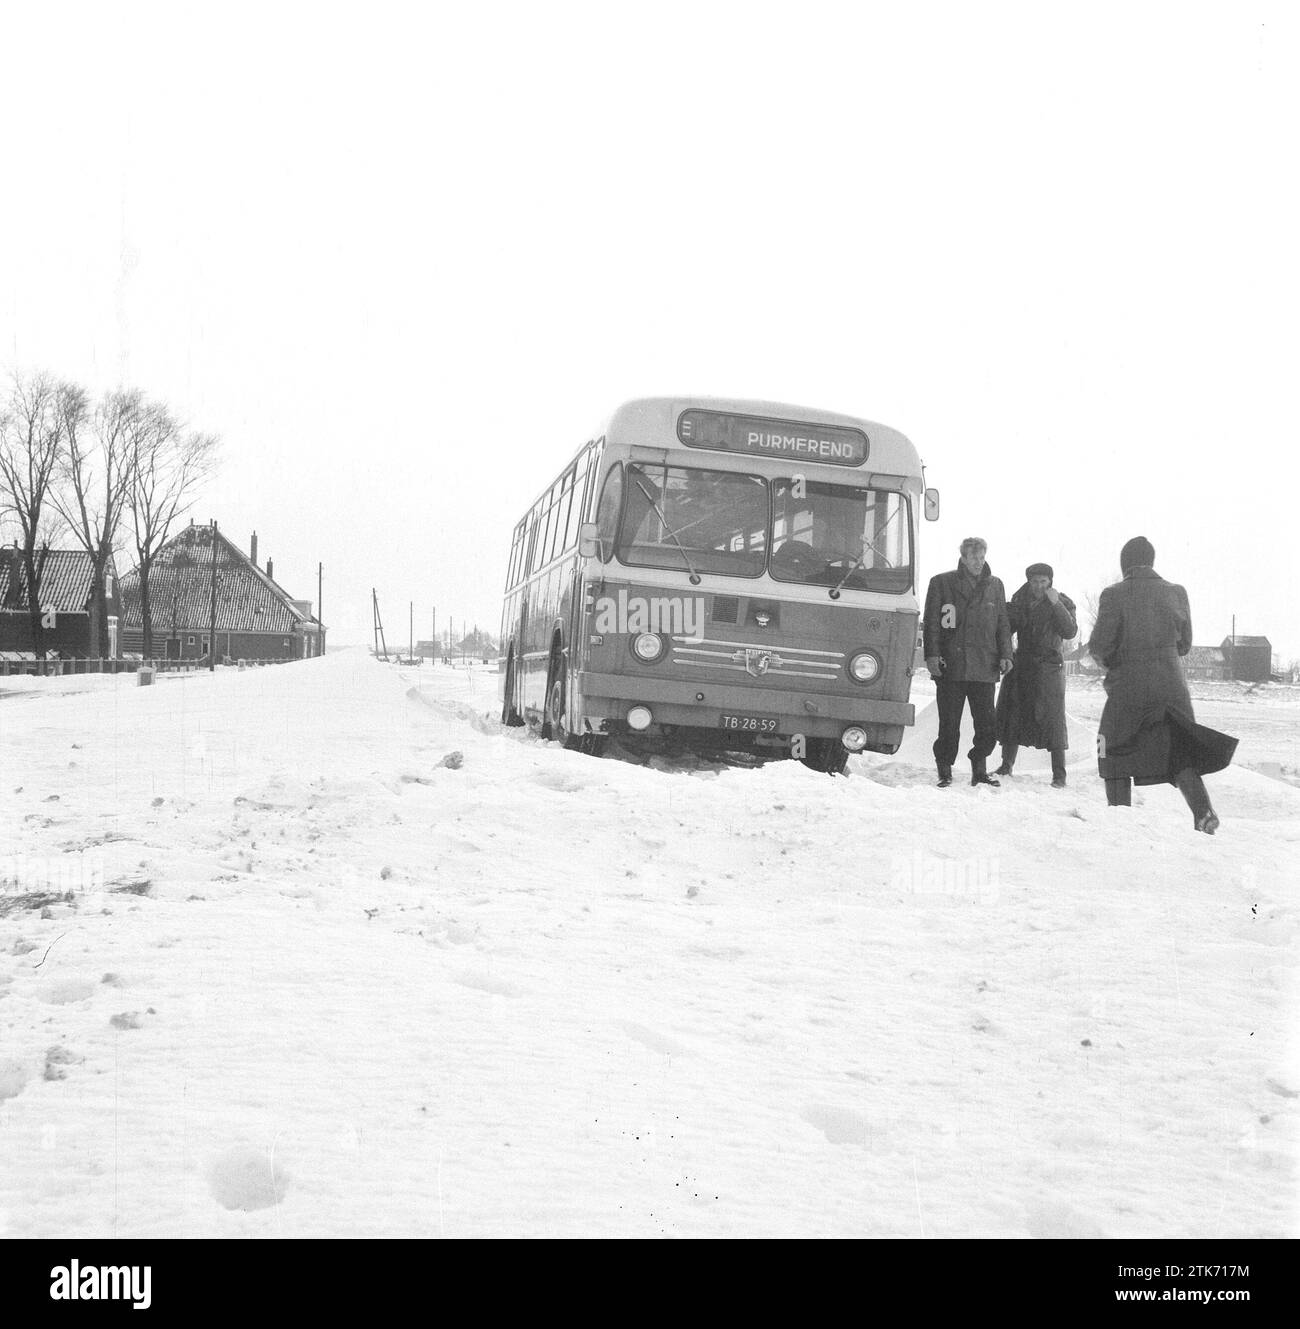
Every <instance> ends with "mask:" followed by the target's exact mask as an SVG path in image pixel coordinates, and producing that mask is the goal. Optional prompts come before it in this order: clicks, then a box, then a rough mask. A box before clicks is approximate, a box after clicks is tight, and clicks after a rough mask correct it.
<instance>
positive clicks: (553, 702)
mask: <svg viewBox="0 0 1300 1329" xmlns="http://www.w3.org/2000/svg"><path fill="white" fill-rule="evenodd" d="M922 515H924V516H925V517H928V518H930V519H933V518H934V517H936V516H937V515H938V495H937V493H936V492H935V491H934V490H927V489H925V485H924V479H923V476H922V468H921V462H920V459H919V457H918V456H917V453H916V449H915V448H914V447H913V446H912V444H911V443H910V442H909V441H908V440H907V439H906V438H904V437H903V435H902V434H900V433H898V432H897V431H896V430H893V429H889V428H887V427H886V426H884V425H878V424H874V423H872V422H870V421H867V420H857V419H852V418H850V417H848V416H843V415H836V414H834V413H832V412H829V411H819V410H807V409H803V408H800V407H795V406H782V405H777V404H774V403H770V402H754V401H723V400H715V399H710V398H694V399H674V398H652V399H646V400H641V401H632V402H627V403H626V404H625V405H623V406H620V407H619V408H618V410H617V411H615V412H614V414H613V416H612V417H611V418H610V419H609V420H608V421H606V422H605V425H604V427H603V428H602V429H601V430H600V431H598V433H597V434H596V435H594V436H593V438H592V439H591V441H589V442H587V443H586V444H584V445H583V447H582V448H580V449H579V450H578V453H577V455H576V456H575V457H574V458H573V459H572V460H571V461H570V462H569V463H568V465H567V466H565V468H564V470H563V471H562V472H561V473H560V475H559V476H558V477H557V478H556V479H555V480H554V481H553V482H552V483H551V484H550V485H548V486H547V488H546V489H545V490H544V491H543V493H542V495H541V496H540V497H539V498H538V500H537V501H536V502H535V503H534V504H533V505H532V506H531V507H530V508H529V510H528V512H527V513H526V514H525V515H524V516H523V517H522V518H521V519H520V521H519V522H518V524H517V525H516V526H515V528H514V537H513V540H512V543H511V549H510V561H509V566H508V572H507V577H506V593H505V606H504V611H503V614H502V622H501V650H502V664H501V668H502V691H501V718H502V722H503V723H505V724H525V723H527V724H531V725H533V726H535V727H536V728H538V729H540V730H541V732H542V733H543V735H545V736H546V737H549V738H554V739H557V740H559V741H561V742H563V743H564V744H565V745H566V746H569V747H575V748H582V749H583V750H585V751H588V752H593V753H594V752H599V751H600V749H601V748H602V747H603V745H604V743H605V741H606V739H608V738H609V737H610V736H611V735H617V736H619V738H620V740H621V741H623V742H624V743H626V744H629V745H636V744H638V743H641V744H646V745H648V744H650V743H652V742H655V741H658V742H660V743H662V742H665V741H670V742H673V743H681V744H683V745H685V746H687V747H691V748H717V749H728V750H737V749H750V750H752V751H755V752H757V753H760V754H766V755H771V756H780V755H788V756H793V757H797V758H800V759H801V760H803V761H804V762H805V763H806V764H807V765H809V766H811V767H813V768H814V769H816V770H823V771H829V772H839V771H842V770H843V769H844V765H845V762H846V761H847V758H848V756H849V754H850V753H852V752H860V751H863V750H869V751H873V752H894V751H896V750H897V748H898V745H899V743H900V742H901V741H902V737H903V730H904V727H905V726H907V725H910V724H911V723H912V720H913V708H912V706H911V705H910V704H909V701H908V696H909V692H910V689H911V681H912V670H913V663H914V660H915V658H916V643H917V619H918V602H917V585H916V551H917V528H918V525H919V521H920V518H921V516H922Z"/></svg>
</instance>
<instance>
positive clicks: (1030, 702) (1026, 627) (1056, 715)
mask: <svg viewBox="0 0 1300 1329" xmlns="http://www.w3.org/2000/svg"><path fill="white" fill-rule="evenodd" d="M1053 576H1054V574H1053V572H1052V567H1051V564H1049V563H1031V564H1030V565H1029V566H1028V567H1027V568H1026V569H1025V584H1024V585H1023V586H1022V587H1021V588H1020V589H1019V590H1018V591H1017V592H1016V593H1015V594H1014V595H1013V596H1012V597H1011V603H1010V604H1009V605H1008V606H1007V618H1008V619H1009V620H1010V623H1011V631H1012V632H1014V633H1015V634H1016V653H1015V655H1014V656H1013V657H1012V668H1011V672H1010V673H1009V674H1008V675H1007V676H1006V677H1005V678H1004V679H1003V680H1002V687H1001V689H1000V690H999V692H998V739H999V740H1000V741H1001V743H1002V765H1001V766H999V767H998V769H997V772H996V774H998V775H1010V774H1011V773H1012V768H1013V767H1014V766H1015V764H1016V754H1017V753H1018V752H1019V751H1020V749H1021V748H1022V747H1026V748H1046V749H1047V750H1048V751H1049V752H1050V753H1051V754H1052V788H1053V789H1064V788H1065V750H1066V749H1067V748H1068V747H1069V746H1070V740H1069V734H1068V733H1067V731H1066V725H1065V656H1064V654H1063V653H1062V646H1063V645H1064V643H1065V642H1067V641H1069V640H1070V638H1071V637H1073V636H1074V635H1075V633H1076V632H1078V630H1079V625H1078V623H1077V622H1076V621H1075V617H1074V601H1073V600H1071V599H1070V597H1069V596H1068V595H1062V594H1061V593H1060V592H1059V591H1058V590H1056V588H1055V587H1054V586H1053V585H1052V581H1053Z"/></svg>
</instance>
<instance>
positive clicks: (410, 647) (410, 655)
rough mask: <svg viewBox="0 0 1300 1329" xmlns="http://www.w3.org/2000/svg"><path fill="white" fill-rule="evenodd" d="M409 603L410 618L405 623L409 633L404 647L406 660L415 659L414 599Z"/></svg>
mask: <svg viewBox="0 0 1300 1329" xmlns="http://www.w3.org/2000/svg"><path fill="white" fill-rule="evenodd" d="M409 604H410V606H411V608H410V615H411V619H410V622H409V623H408V624H407V627H408V629H409V631H410V634H411V635H410V640H409V641H408V643H407V647H406V658H407V661H408V662H409V661H411V660H414V659H415V601H414V600H411V601H409Z"/></svg>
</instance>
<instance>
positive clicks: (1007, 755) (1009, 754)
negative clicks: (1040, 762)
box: [993, 743, 1020, 775]
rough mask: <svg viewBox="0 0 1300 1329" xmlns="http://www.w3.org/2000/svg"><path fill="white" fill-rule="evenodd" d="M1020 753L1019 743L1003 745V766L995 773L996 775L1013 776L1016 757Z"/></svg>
mask: <svg viewBox="0 0 1300 1329" xmlns="http://www.w3.org/2000/svg"><path fill="white" fill-rule="evenodd" d="M1019 752H1020V744H1019V743H1003V745H1002V765H1001V766H999V767H998V768H997V770H996V771H994V772H993V774H994V775H1011V774H1012V768H1013V767H1014V766H1015V764H1016V757H1017V755H1018V754H1019Z"/></svg>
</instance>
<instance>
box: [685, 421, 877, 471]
mask: <svg viewBox="0 0 1300 1329" xmlns="http://www.w3.org/2000/svg"><path fill="white" fill-rule="evenodd" d="M677 437H678V438H679V439H681V441H682V442H683V443H685V444H686V446H687V447H688V448H713V449H715V450H716V451H718V452H750V453H757V454H759V455H760V456H764V457H780V458H782V459H784V460H789V461H803V462H828V463H830V465H832V466H861V465H862V463H863V462H864V461H866V459H867V449H868V446H869V444H868V442H867V436H866V434H864V433H863V432H862V430H860V429H850V428H848V427H846V426H844V425H815V424H809V423H806V422H804V423H800V422H798V421H795V420H769V419H767V418H766V417H763V416H756V415H727V414H724V413H723V412H721V411H699V410H690V411H683V412H682V413H681V415H679V416H678V417H677Z"/></svg>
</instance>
